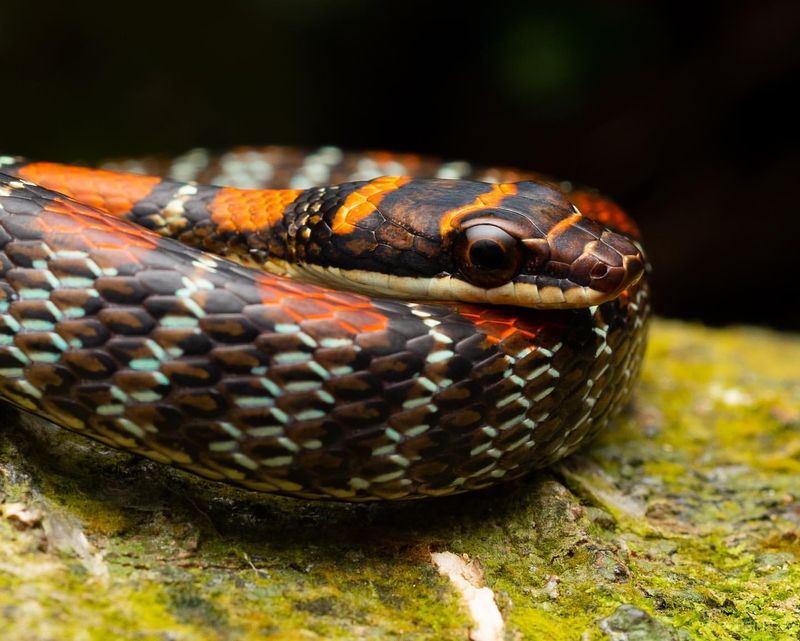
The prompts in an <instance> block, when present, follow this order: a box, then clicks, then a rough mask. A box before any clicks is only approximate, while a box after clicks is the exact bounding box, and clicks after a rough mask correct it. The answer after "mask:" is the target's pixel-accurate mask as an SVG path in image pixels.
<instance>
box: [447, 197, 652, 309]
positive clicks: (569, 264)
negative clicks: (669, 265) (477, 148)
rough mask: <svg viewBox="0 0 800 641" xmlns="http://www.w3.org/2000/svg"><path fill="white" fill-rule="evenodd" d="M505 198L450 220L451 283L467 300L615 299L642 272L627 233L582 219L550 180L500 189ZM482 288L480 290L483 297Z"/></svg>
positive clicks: (547, 304) (575, 303)
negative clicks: (452, 268)
mask: <svg viewBox="0 0 800 641" xmlns="http://www.w3.org/2000/svg"><path fill="white" fill-rule="evenodd" d="M496 189H497V190H498V191H499V192H501V193H505V196H504V197H503V198H501V199H499V200H498V201H497V202H496V203H492V206H489V207H472V208H469V209H468V210H467V211H462V212H459V213H458V215H457V216H455V217H453V218H452V219H451V222H450V224H451V226H452V230H451V232H450V234H449V240H450V243H449V244H450V251H451V254H452V258H453V265H454V267H455V269H454V270H453V272H452V274H451V276H452V278H451V283H450V285H449V287H450V289H451V290H453V292H458V293H457V294H456V295H457V296H459V297H460V298H461V299H462V300H471V301H477V300H480V301H481V302H490V303H502V304H512V305H521V306H525V307H536V308H570V307H588V306H591V305H597V304H600V303H603V302H605V301H607V300H611V299H613V298H616V297H617V296H618V295H619V294H620V293H621V292H623V291H624V290H625V289H627V288H628V287H630V286H631V285H633V284H635V283H636V282H637V281H638V280H639V278H641V276H642V274H643V272H644V257H643V255H642V251H641V249H640V248H639V247H638V246H637V244H636V243H635V241H633V240H632V239H631V238H629V237H628V236H626V235H624V234H621V233H618V232H615V231H613V230H612V229H610V228H608V227H605V226H604V225H602V224H600V223H599V222H597V221H595V220H592V219H591V218H588V217H586V216H584V215H582V214H581V212H580V211H579V210H578V208H577V207H576V206H575V205H573V204H572V203H571V202H570V201H569V200H568V199H567V198H566V196H565V195H564V194H563V193H562V192H560V191H559V190H557V189H555V188H554V187H552V186H550V185H548V184H545V183H536V182H524V183H514V184H509V185H498V186H497V187H496ZM480 290H483V291H482V292H481V291H480Z"/></svg>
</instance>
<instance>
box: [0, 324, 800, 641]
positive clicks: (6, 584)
mask: <svg viewBox="0 0 800 641" xmlns="http://www.w3.org/2000/svg"><path fill="white" fill-rule="evenodd" d="M0 421H1V422H0V424H1V425H2V426H3V427H2V429H1V430H0V514H1V515H2V518H0V630H2V638H3V639H13V640H15V641H28V640H33V639H35V640H37V641H38V640H49V639H53V640H55V639H58V640H59V641H62V640H63V641H72V640H81V641H83V640H89V641H93V640H95V639H97V640H100V639H108V638H114V639H124V640H128V639H136V640H147V641H149V640H154V641H155V640H158V641H167V640H170V641H184V640H187V641H188V640H190V639H191V640H200V641H203V640H206V639H209V640H210V639H244V640H251V639H269V640H273V641H279V640H280V641H288V640H295V639H297V640H308V639H337V638H343V639H361V638H364V639H415V640H416V639H419V640H422V639H436V640H446V639H468V638H469V635H470V627H471V620H470V617H469V614H468V611H467V609H466V608H465V607H464V606H463V605H462V604H461V603H460V601H459V596H458V594H457V593H456V591H455V590H454V588H453V587H452V586H451V584H450V582H449V581H448V579H447V578H445V577H444V576H440V575H439V574H438V572H437V571H436V569H435V568H434V567H433V566H432V564H431V559H430V552H431V551H450V552H454V553H456V554H459V555H464V554H465V555H467V556H468V557H469V559H470V560H471V562H472V563H473V564H479V566H480V568H481V569H482V571H483V578H484V580H485V585H486V586H487V587H489V588H491V589H492V590H493V591H494V594H495V601H496V602H497V605H498V606H499V608H500V611H501V613H502V615H503V618H504V619H505V622H506V631H505V637H506V639H511V640H516V639H539V638H546V639H553V640H556V641H560V640H567V639H575V640H576V641H577V640H581V641H584V640H586V641H592V640H604V639H614V640H624V639H630V640H631V641H633V640H637V641H638V640H640V639H670V640H671V639H679V640H683V639H715V640H719V639H756V640H758V639H764V640H766V639H770V640H782V639H787V640H788V639H797V638H798V635H800V562H799V561H798V559H799V558H800V337H797V336H791V335H780V334H774V333H769V332H766V331H758V330H752V329H732V330H709V329H704V328H700V327H696V326H690V325H682V324H677V323H670V322H665V321H657V322H656V323H655V324H654V327H653V331H652V338H651V344H650V349H649V354H648V359H647V363H646V367H645V371H644V374H643V379H642V383H641V385H640V386H639V390H638V394H637V398H636V402H635V404H634V406H633V407H632V408H631V410H630V412H629V413H628V414H627V415H626V416H624V417H622V418H621V419H620V420H619V421H618V422H617V424H616V426H615V427H614V428H613V429H611V430H609V431H607V432H606V433H605V434H603V435H602V436H601V437H600V438H599V439H598V440H596V441H595V442H594V443H593V444H592V445H591V446H589V447H588V448H585V449H584V451H583V453H582V454H581V455H579V456H575V457H572V458H571V459H569V460H567V461H565V462H564V463H562V464H561V465H558V466H557V467H555V468H553V469H551V470H549V471H547V472H545V473H541V474H538V475H535V476H533V477H530V478H528V479H526V480H524V481H521V482H517V483H513V484H509V485H505V486H501V487H498V488H496V489H494V490H490V491H486V492H480V493H474V494H468V495H464V496H460V497H454V498H449V499H439V500H430V501H426V502H414V503H400V504H387V505H355V506H353V505H344V504H322V503H312V502H301V501H294V500H290V499H280V498H274V497H268V496H266V497H265V496H254V495H248V494H246V493H244V492H238V491H234V490H229V489H227V488H223V487H220V486H218V485H214V484H212V483H206V482H203V481H198V480H195V479H193V478H190V477H188V476H186V475H184V474H182V473H179V472H176V471H173V470H170V469H167V468H163V467H161V466H158V465H156V464H153V463H150V462H147V461H142V460H140V459H137V458H134V457H131V456H128V455H124V454H119V453H116V452H111V451H110V450H107V449H105V448H102V447H99V446H97V445H95V444H92V443H88V442H86V441H85V440H83V439H81V438H79V437H77V436H72V435H70V434H68V433H66V432H64V431H62V430H58V429H55V428H53V427H51V426H46V425H42V424H41V423H34V422H33V421H30V420H27V419H24V420H20V419H19V417H18V415H17V413H16V412H15V411H14V410H11V409H4V410H3V412H2V414H0Z"/></svg>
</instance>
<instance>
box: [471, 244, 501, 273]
mask: <svg viewBox="0 0 800 641" xmlns="http://www.w3.org/2000/svg"><path fill="white" fill-rule="evenodd" d="M469 259H470V262H471V263H472V264H473V265H475V266H476V267H478V268H482V269H498V268H500V267H502V266H503V262H504V259H505V252H504V251H503V248H502V247H500V245H498V244H497V242H495V241H494V240H488V239H482V240H478V241H476V242H474V243H472V246H471V247H470V248H469Z"/></svg>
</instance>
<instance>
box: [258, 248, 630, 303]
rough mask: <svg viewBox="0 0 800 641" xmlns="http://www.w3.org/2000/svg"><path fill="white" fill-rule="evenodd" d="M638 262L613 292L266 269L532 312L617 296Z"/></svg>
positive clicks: (536, 281)
mask: <svg viewBox="0 0 800 641" xmlns="http://www.w3.org/2000/svg"><path fill="white" fill-rule="evenodd" d="M642 265H643V263H641V261H639V262H638V263H637V262H636V261H635V260H634V259H631V260H630V261H629V262H628V264H627V265H626V278H624V279H623V281H621V282H620V283H619V285H618V286H617V287H616V288H613V289H606V290H605V291H603V290H602V289H598V288H596V287H593V286H589V285H581V284H579V283H577V282H573V281H571V280H569V279H561V278H555V277H552V276H537V275H532V276H525V275H521V276H519V277H518V278H517V279H515V280H513V281H510V282H508V283H506V284H504V285H502V286H500V287H494V288H489V289H486V288H482V287H477V286H475V285H473V284H471V283H469V282H467V281H466V280H464V279H463V278H461V277H459V276H457V275H452V274H448V273H442V274H438V275H435V276H424V277H422V276H396V275H393V274H386V273H380V272H374V271H367V270H360V269H340V268H337V267H323V266H319V265H311V264H295V263H282V264H281V265H280V267H278V266H277V264H273V265H272V266H270V271H273V272H274V273H279V274H280V275H286V276H290V277H292V278H296V279H298V280H303V281H306V282H311V283H315V284H317V285H322V286H325V287H335V288H338V289H348V290H350V291H352V292H356V293H360V294H366V295H372V296H382V297H390V298H399V299H405V300H426V301H448V302H463V303H480V304H489V305H511V306H515V307H527V308H533V309H575V308H583V307H591V306H593V305H600V304H602V303H605V302H607V301H609V300H613V299H614V298H616V297H617V296H619V295H620V294H621V293H622V292H623V291H624V290H625V289H627V288H628V287H630V286H632V285H634V284H636V283H637V282H638V281H639V279H640V278H641V276H642V274H643V272H644V269H643V266H642Z"/></svg>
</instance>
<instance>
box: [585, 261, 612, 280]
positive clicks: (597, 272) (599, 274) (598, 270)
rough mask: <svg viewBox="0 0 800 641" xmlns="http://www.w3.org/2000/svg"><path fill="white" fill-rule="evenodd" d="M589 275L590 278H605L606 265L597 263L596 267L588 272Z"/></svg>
mask: <svg viewBox="0 0 800 641" xmlns="http://www.w3.org/2000/svg"><path fill="white" fill-rule="evenodd" d="M589 275H590V276H591V277H592V278H605V277H606V276H607V275H608V265H606V264H604V263H597V265H595V266H594V267H592V271H591V272H589Z"/></svg>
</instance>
